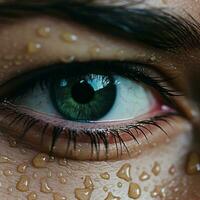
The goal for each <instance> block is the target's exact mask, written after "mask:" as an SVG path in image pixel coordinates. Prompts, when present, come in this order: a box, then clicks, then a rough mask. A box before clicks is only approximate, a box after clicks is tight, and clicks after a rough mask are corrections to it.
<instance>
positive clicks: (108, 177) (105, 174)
mask: <svg viewBox="0 0 200 200" xmlns="http://www.w3.org/2000/svg"><path fill="white" fill-rule="evenodd" d="M100 177H101V178H102V179H105V180H109V179H110V174H109V173H108V172H104V173H101V174H100Z"/></svg>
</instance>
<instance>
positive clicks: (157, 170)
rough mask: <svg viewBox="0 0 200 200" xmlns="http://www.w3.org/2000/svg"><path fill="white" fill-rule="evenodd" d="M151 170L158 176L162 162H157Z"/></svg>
mask: <svg viewBox="0 0 200 200" xmlns="http://www.w3.org/2000/svg"><path fill="white" fill-rule="evenodd" d="M151 171H152V173H153V174H154V175H155V176H158V175H159V174H160V171H161V167H160V164H159V163H158V162H155V163H154V165H153V168H152V170H151Z"/></svg>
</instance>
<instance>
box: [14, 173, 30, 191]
mask: <svg viewBox="0 0 200 200" xmlns="http://www.w3.org/2000/svg"><path fill="white" fill-rule="evenodd" d="M29 183H30V178H29V177H28V176H26V175H22V176H21V177H20V179H19V181H18V182H17V185H16V188H17V189H18V190H19V191H21V192H27V191H28V190H29Z"/></svg>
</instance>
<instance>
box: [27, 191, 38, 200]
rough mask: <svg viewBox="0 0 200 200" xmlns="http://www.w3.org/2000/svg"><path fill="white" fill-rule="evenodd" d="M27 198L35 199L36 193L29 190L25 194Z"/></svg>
mask: <svg viewBox="0 0 200 200" xmlns="http://www.w3.org/2000/svg"><path fill="white" fill-rule="evenodd" d="M27 200H37V194H36V192H31V193H30V194H28V195H27Z"/></svg>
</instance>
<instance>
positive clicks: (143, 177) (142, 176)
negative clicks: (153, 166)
mask: <svg viewBox="0 0 200 200" xmlns="http://www.w3.org/2000/svg"><path fill="white" fill-rule="evenodd" d="M139 179H140V180H141V181H146V180H149V179H150V175H149V174H147V173H146V172H142V174H141V175H140V177H139Z"/></svg>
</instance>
